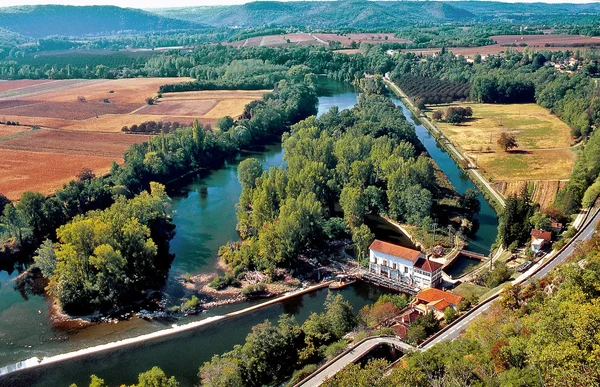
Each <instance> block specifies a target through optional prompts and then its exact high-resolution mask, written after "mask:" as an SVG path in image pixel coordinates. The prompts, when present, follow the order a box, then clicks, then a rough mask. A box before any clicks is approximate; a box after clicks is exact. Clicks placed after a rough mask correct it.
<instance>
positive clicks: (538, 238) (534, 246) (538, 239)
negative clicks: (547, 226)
mask: <svg viewBox="0 0 600 387" xmlns="http://www.w3.org/2000/svg"><path fill="white" fill-rule="evenodd" d="M551 242H552V233H551V232H550V231H544V230H536V229H533V230H531V250H533V252H534V253H537V252H539V251H541V250H542V249H543V248H544V246H546V245H547V244H550V243H551Z"/></svg>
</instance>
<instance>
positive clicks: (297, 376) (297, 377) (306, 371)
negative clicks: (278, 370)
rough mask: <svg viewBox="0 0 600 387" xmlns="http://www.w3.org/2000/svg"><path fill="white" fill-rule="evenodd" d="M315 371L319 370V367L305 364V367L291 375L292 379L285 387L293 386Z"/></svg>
mask: <svg viewBox="0 0 600 387" xmlns="http://www.w3.org/2000/svg"><path fill="white" fill-rule="evenodd" d="M317 369H319V366H318V365H316V364H307V365H305V366H304V367H302V369H300V370H298V371H296V372H294V374H293V375H292V378H291V379H290V382H289V383H288V384H287V385H288V386H295V385H296V384H298V383H299V382H300V381H301V380H303V379H304V378H306V377H308V376H309V375H311V374H313V373H314V372H315V371H316V370H317Z"/></svg>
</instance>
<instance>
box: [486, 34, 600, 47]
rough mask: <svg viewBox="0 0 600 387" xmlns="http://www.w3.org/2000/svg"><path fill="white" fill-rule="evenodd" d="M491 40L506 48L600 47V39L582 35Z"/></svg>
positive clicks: (512, 37)
mask: <svg viewBox="0 0 600 387" xmlns="http://www.w3.org/2000/svg"><path fill="white" fill-rule="evenodd" d="M490 38H491V39H493V40H495V41H496V43H498V44H500V45H504V46H507V45H508V46H510V45H513V44H516V45H519V44H527V45H528V46H531V47H544V46H545V45H546V44H549V45H554V46H565V47H568V46H573V45H600V39H598V38H593V37H588V36H581V35H558V34H557V35H552V34H549V35H495V36H491V37H490Z"/></svg>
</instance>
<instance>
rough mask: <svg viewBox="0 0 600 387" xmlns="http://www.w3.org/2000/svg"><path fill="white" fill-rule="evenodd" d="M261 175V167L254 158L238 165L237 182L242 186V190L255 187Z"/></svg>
mask: <svg viewBox="0 0 600 387" xmlns="http://www.w3.org/2000/svg"><path fill="white" fill-rule="evenodd" d="M262 173H263V167H262V164H261V163H260V161H258V160H257V159H255V158H248V159H245V160H243V161H242V162H241V163H240V164H239V165H238V180H239V181H240V184H241V185H242V189H254V188H255V187H256V179H258V178H259V177H260V176H261V175H262Z"/></svg>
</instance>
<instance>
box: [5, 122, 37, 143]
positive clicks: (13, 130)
mask: <svg viewBox="0 0 600 387" xmlns="http://www.w3.org/2000/svg"><path fill="white" fill-rule="evenodd" d="M29 129H30V128H28V127H26V126H14V125H2V124H0V141H2V140H5V139H7V138H10V137H12V136H14V135H15V134H19V133H24V132H26V131H28V130H29Z"/></svg>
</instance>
